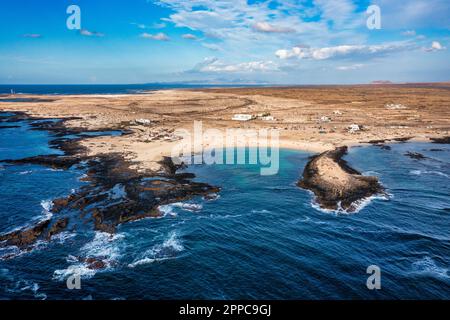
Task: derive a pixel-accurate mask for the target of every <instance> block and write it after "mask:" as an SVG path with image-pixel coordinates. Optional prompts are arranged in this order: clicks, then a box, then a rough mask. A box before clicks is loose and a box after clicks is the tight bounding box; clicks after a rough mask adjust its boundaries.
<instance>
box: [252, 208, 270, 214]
mask: <svg viewBox="0 0 450 320" xmlns="http://www.w3.org/2000/svg"><path fill="white" fill-rule="evenodd" d="M252 213H271V212H270V211H269V210H266V209H262V210H252Z"/></svg>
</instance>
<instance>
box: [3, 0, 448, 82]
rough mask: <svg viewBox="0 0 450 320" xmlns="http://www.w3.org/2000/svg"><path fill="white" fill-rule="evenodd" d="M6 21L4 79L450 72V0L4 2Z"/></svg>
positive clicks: (333, 78)
mask: <svg viewBox="0 0 450 320" xmlns="http://www.w3.org/2000/svg"><path fill="white" fill-rule="evenodd" d="M71 5H76V6H78V7H79V8H80V19H79V21H80V29H73V30H71V29H69V28H68V27H67V20H68V19H69V20H70V19H71V14H68V13H67V8H68V7H69V6H71ZM373 5H376V6H377V8H379V10H380V15H379V17H380V25H379V26H378V27H379V28H372V27H371V28H369V27H368V25H367V21H368V20H369V22H370V21H374V20H371V19H372V18H374V15H373V11H370V12H369V13H368V12H367V10H368V8H369V6H373ZM375 18H376V17H375ZM70 21H72V22H73V20H70ZM371 26H373V25H371ZM0 29H1V30H2V32H1V33H0V83H1V84H128V83H154V82H176V83H181V82H188V83H205V84H206V83H230V84H238V83H242V84H351V83H370V82H372V81H392V82H436V81H449V80H450V1H448V0H378V1H371V0H367V1H365V0H363V1H356V0H282V1H281V0H280V1H277V0H268V1H265V0H217V1H213V0H190V1H186V0H159V1H157V0H154V1H151V0H114V1H112V0H70V1H66V0H58V1H55V0H2V1H1V3H0Z"/></svg>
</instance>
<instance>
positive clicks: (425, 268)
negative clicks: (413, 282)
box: [412, 257, 450, 279]
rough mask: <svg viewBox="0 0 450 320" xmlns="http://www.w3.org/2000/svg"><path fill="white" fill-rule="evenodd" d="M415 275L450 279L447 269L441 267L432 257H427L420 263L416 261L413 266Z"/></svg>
mask: <svg viewBox="0 0 450 320" xmlns="http://www.w3.org/2000/svg"><path fill="white" fill-rule="evenodd" d="M412 267H413V273H416V274H420V275H425V276H431V277H435V278H441V279H442V278H444V279H449V278H450V273H449V270H448V269H447V268H443V267H439V266H437V265H436V262H435V261H434V260H433V259H432V258H431V257H425V258H423V259H421V260H419V261H416V262H414V263H413V265H412Z"/></svg>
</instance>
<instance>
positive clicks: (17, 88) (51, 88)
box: [0, 83, 258, 95]
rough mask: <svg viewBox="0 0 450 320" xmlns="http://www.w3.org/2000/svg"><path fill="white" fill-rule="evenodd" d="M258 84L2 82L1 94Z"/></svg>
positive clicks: (134, 91)
mask: <svg viewBox="0 0 450 320" xmlns="http://www.w3.org/2000/svg"><path fill="white" fill-rule="evenodd" d="M255 86H258V85H240V84H235V85H227V84H223V85H222V84H221V85H213V84H186V83H146V84H95V85H91V84H67V85H49V84H45V85H36V84H33V85H24V84H1V85H0V94H10V93H11V90H13V92H14V93H15V94H47V95H60V94H75V95H77V94H138V93H145V92H147V91H153V90H160V89H182V88H186V89H189V88H190V89H192V88H215V87H255Z"/></svg>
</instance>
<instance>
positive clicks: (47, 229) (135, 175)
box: [0, 113, 220, 269]
mask: <svg viewBox="0 0 450 320" xmlns="http://www.w3.org/2000/svg"><path fill="white" fill-rule="evenodd" d="M3 118H4V119H2V121H3V122H7V121H12V120H14V121H25V120H40V121H39V122H34V123H32V127H33V130H47V131H51V132H52V134H53V136H56V137H57V138H56V139H54V140H52V141H50V146H51V147H54V148H57V149H59V150H62V151H63V152H64V154H63V155H40V156H34V157H29V158H24V159H18V160H1V161H2V162H6V163H10V164H37V165H43V166H48V167H51V168H55V169H68V168H70V167H72V166H74V165H77V166H79V167H81V168H84V169H85V170H86V177H85V178H83V181H86V182H89V183H88V184H86V185H84V186H83V187H81V188H80V189H79V190H77V192H75V193H73V194H71V195H69V196H68V197H65V198H60V199H55V200H54V201H53V206H52V212H53V213H55V215H54V216H58V219H57V220H56V219H51V220H46V221H44V222H41V223H39V224H37V225H35V226H34V227H31V228H29V229H25V230H18V231H14V232H11V233H9V234H5V235H1V236H0V246H3V247H4V246H10V245H14V246H17V247H19V248H20V249H24V250H28V249H30V248H32V246H33V244H34V243H35V242H36V241H37V240H47V241H48V240H50V239H51V237H52V236H54V235H56V234H58V233H60V232H62V231H63V230H65V229H66V228H67V226H68V223H69V219H68V218H67V216H71V217H72V216H73V213H74V211H75V212H79V214H77V215H76V216H78V217H79V219H82V220H83V221H82V223H91V224H92V228H93V229H94V230H99V231H103V232H107V233H114V232H115V231H116V227H117V226H118V225H119V224H121V223H126V222H130V221H135V220H138V219H142V218H146V217H157V216H160V215H161V213H160V212H159V210H158V207H159V206H160V205H164V204H169V203H173V202H178V201H183V200H187V199H190V198H192V197H194V196H207V195H208V194H215V193H217V192H219V191H220V189H219V188H218V187H214V186H210V185H208V184H206V183H200V182H194V181H192V179H193V178H195V175H194V174H192V173H185V172H182V173H179V172H178V170H180V169H183V168H185V166H184V165H183V164H181V165H177V164H174V163H173V162H172V159H171V158H168V157H166V158H164V159H163V160H162V161H161V162H160V165H161V170H160V171H158V172H152V171H148V172H139V171H137V170H135V169H131V163H130V162H128V161H126V160H125V159H124V156H123V155H122V154H104V155H101V156H96V157H90V156H87V155H86V152H85V151H86V150H85V148H84V147H82V146H81V144H80V143H79V142H80V140H82V139H84V137H83V135H82V133H83V132H86V131H83V130H82V128H75V129H74V128H70V129H68V128H66V127H65V126H64V122H65V121H67V120H70V119H64V120H61V121H44V120H41V119H32V118H30V117H27V115H26V114H24V113H15V115H14V116H12V117H9V118H8V117H6V116H5V117H3ZM108 130H118V129H117V128H109V129H105V130H103V131H108ZM73 134H76V135H77V137H76V138H73V139H72V138H71V139H69V138H66V136H67V135H73ZM71 219H72V218H71ZM55 220H56V221H55ZM76 225H77V221H74V226H76ZM85 262H86V263H87V264H88V265H89V266H90V267H92V268H93V269H97V268H104V267H105V262H104V261H102V260H92V261H85Z"/></svg>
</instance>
